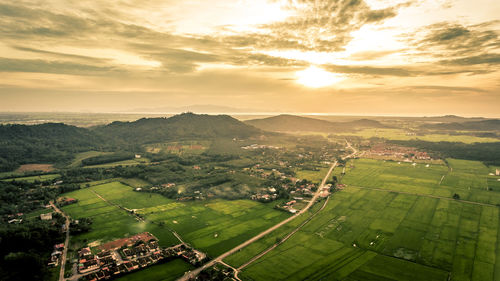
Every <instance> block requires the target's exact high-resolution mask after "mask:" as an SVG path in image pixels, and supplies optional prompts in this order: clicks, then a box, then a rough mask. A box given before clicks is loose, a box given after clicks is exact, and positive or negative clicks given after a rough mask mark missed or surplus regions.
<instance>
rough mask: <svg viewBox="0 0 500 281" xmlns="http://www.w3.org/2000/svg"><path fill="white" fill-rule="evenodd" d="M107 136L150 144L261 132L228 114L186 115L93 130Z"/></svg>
mask: <svg viewBox="0 0 500 281" xmlns="http://www.w3.org/2000/svg"><path fill="white" fill-rule="evenodd" d="M94 131H95V132H97V133H99V134H101V135H106V136H112V137H116V138H120V139H122V140H125V141H128V142H133V143H151V142H161V141H166V140H175V139H189V138H214V137H222V138H223V137H228V138H247V137H251V136H256V135H259V134H262V131H261V130H259V129H257V128H255V127H253V126H250V125H247V124H245V123H243V122H240V121H238V120H236V119H234V118H233V117H231V116H228V115H198V114H193V113H183V114H180V115H175V116H173V117H170V118H143V119H139V120H137V121H134V122H113V123H111V124H109V125H106V126H99V127H96V128H94Z"/></svg>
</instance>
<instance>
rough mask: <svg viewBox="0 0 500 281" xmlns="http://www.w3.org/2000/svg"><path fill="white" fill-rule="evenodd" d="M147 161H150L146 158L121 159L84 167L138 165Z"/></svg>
mask: <svg viewBox="0 0 500 281" xmlns="http://www.w3.org/2000/svg"><path fill="white" fill-rule="evenodd" d="M149 162H150V161H149V159H147V158H139V159H130V160H123V161H118V162H111V163H105V164H99V165H89V166H85V168H110V167H116V166H133V165H139V164H146V163H149Z"/></svg>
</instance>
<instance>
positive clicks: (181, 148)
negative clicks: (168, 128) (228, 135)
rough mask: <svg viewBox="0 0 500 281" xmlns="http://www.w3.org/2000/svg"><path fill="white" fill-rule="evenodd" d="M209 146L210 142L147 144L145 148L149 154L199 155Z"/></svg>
mask: <svg viewBox="0 0 500 281" xmlns="http://www.w3.org/2000/svg"><path fill="white" fill-rule="evenodd" d="M209 146H210V141H184V142H162V143H154V144H148V145H146V146H145V148H146V151H147V152H150V153H160V152H163V153H173V154H199V153H202V152H203V151H205V150H206V149H207V148H208V147H209Z"/></svg>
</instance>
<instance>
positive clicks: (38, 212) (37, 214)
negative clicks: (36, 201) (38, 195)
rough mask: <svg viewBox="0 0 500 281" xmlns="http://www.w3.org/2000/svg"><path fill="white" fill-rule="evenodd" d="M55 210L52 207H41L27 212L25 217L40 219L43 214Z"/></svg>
mask: <svg viewBox="0 0 500 281" xmlns="http://www.w3.org/2000/svg"><path fill="white" fill-rule="evenodd" d="M53 211H54V210H53V209H52V208H50V209H39V210H36V211H33V212H29V213H27V214H25V215H24V217H25V218H26V219H27V220H30V219H38V218H40V215H41V214H47V213H52V212H53Z"/></svg>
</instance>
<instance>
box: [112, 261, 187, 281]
mask: <svg viewBox="0 0 500 281" xmlns="http://www.w3.org/2000/svg"><path fill="white" fill-rule="evenodd" d="M192 268H193V266H192V265H190V264H189V263H186V262H185V261H183V260H179V259H177V260H173V261H171V262H168V263H165V264H160V265H155V266H152V267H149V268H146V269H144V270H141V271H139V272H134V273H131V274H128V275H125V276H123V277H121V278H120V279H119V280H120V281H142V280H148V281H171V280H175V279H176V278H177V277H179V276H181V275H182V274H184V272H186V271H188V270H190V269H192Z"/></svg>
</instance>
